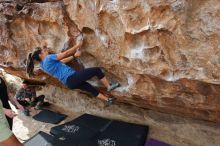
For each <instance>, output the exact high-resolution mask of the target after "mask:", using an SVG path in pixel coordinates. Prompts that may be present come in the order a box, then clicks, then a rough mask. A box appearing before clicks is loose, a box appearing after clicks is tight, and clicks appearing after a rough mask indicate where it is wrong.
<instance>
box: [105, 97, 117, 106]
mask: <svg viewBox="0 0 220 146" xmlns="http://www.w3.org/2000/svg"><path fill="white" fill-rule="evenodd" d="M114 101H115V98H114V97H109V98H108V99H107V100H106V103H105V107H108V106H110V105H112V104H113V103H114Z"/></svg>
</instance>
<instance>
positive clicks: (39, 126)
mask: <svg viewBox="0 0 220 146" xmlns="http://www.w3.org/2000/svg"><path fill="white" fill-rule="evenodd" d="M13 109H14V108H13ZM48 109H50V110H52V111H55V112H59V113H64V114H66V115H68V117H67V118H66V119H65V120H64V121H62V122H61V123H59V124H63V123H65V122H68V121H70V120H72V119H74V118H76V117H78V116H80V115H81V114H82V113H73V112H68V111H65V110H64V109H63V108H61V107H58V106H55V105H50V107H49V108H48ZM14 110H15V111H16V112H17V113H18V116H17V117H15V118H14V121H13V122H14V125H13V133H14V134H15V135H16V136H17V138H18V139H19V140H20V141H21V142H25V141H26V140H28V139H29V138H30V137H32V136H33V135H35V134H36V133H38V132H39V131H44V132H46V133H49V132H50V129H51V128H52V127H54V126H56V125H55V124H50V123H43V122H39V121H36V120H34V119H33V118H32V116H34V115H35V114H37V113H39V112H40V110H35V109H34V108H32V109H31V110H30V111H31V112H30V114H31V115H30V116H28V117H27V116H25V115H23V114H22V113H21V112H20V111H17V110H16V109H14Z"/></svg>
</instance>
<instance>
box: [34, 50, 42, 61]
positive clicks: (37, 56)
mask: <svg viewBox="0 0 220 146" xmlns="http://www.w3.org/2000/svg"><path fill="white" fill-rule="evenodd" d="M41 50H42V49H41V48H40V47H37V48H35V50H34V52H33V53H32V56H31V57H32V59H34V60H37V61H39V62H40V61H41V59H40V57H39V54H40V53H41Z"/></svg>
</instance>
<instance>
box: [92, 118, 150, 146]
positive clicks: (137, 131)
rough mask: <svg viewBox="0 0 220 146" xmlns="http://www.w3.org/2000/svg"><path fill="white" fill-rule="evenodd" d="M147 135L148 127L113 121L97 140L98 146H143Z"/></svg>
mask: <svg viewBox="0 0 220 146" xmlns="http://www.w3.org/2000/svg"><path fill="white" fill-rule="evenodd" d="M147 134H148V127H147V126H142V125H137V124H130V123H125V122H121V121H113V122H112V123H111V124H110V125H109V126H108V127H107V128H106V129H105V130H104V131H103V132H102V133H101V134H100V135H99V136H98V137H97V138H96V142H98V144H99V145H105V144H106V143H108V145H115V146H143V145H144V143H145V140H146V137H147Z"/></svg>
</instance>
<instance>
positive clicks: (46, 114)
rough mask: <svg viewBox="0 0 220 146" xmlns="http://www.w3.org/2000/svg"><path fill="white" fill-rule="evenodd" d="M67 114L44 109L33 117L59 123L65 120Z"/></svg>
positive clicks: (46, 121) (42, 120)
mask: <svg viewBox="0 0 220 146" xmlns="http://www.w3.org/2000/svg"><path fill="white" fill-rule="evenodd" d="M66 117H67V116H66V115H64V114H60V113H56V112H53V111H50V110H46V109H45V110H42V111H41V112H40V113H38V114H36V115H35V116H33V118H34V119H35V120H37V121H41V122H45V123H52V124H57V123H59V122H61V121H62V120H64V119H65V118H66Z"/></svg>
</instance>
